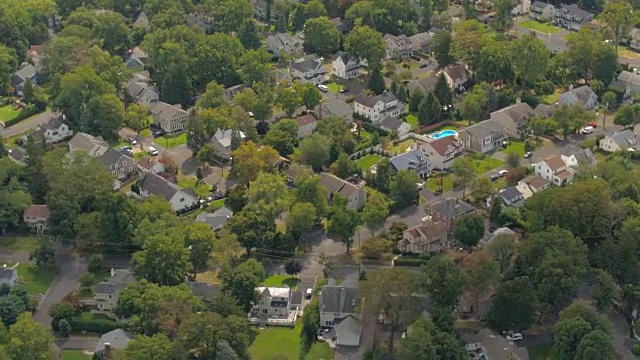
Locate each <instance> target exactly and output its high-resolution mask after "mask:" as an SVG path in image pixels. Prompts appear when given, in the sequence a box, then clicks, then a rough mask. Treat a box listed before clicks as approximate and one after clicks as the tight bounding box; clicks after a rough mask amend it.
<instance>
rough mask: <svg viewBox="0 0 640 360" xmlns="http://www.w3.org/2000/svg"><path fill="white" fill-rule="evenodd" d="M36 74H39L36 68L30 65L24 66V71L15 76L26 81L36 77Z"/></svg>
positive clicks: (17, 72)
mask: <svg viewBox="0 0 640 360" xmlns="http://www.w3.org/2000/svg"><path fill="white" fill-rule="evenodd" d="M36 72H37V70H36V67H35V66H33V65H31V64H28V65H26V66H24V67H23V68H22V69H20V70H18V71H16V72H15V74H16V76H18V77H19V78H20V79H22V80H23V81H26V80H27V79H28V78H30V77H32V76H34V75H35V74H36Z"/></svg>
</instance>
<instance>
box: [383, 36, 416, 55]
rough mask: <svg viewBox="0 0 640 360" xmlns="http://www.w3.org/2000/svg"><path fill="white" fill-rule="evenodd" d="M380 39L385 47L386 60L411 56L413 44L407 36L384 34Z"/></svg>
mask: <svg viewBox="0 0 640 360" xmlns="http://www.w3.org/2000/svg"><path fill="white" fill-rule="evenodd" d="M382 39H383V40H384V42H385V43H386V45H387V56H386V58H387V59H389V58H393V59H402V58H405V57H408V56H411V55H413V44H412V43H411V40H409V38H408V37H407V35H404V34H402V35H398V36H396V35H392V34H385V35H384V37H383V38H382Z"/></svg>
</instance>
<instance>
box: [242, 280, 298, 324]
mask: <svg viewBox="0 0 640 360" xmlns="http://www.w3.org/2000/svg"><path fill="white" fill-rule="evenodd" d="M256 292H257V293H258V303H257V304H255V305H254V306H253V308H252V309H251V313H250V315H249V316H250V317H252V318H267V319H288V318H289V302H290V301H291V288H290V287H288V286H286V287H265V286H258V287H257V288H256Z"/></svg>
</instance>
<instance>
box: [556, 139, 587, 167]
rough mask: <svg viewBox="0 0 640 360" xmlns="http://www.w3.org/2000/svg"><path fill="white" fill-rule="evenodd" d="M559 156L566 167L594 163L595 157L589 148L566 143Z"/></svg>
mask: <svg viewBox="0 0 640 360" xmlns="http://www.w3.org/2000/svg"><path fill="white" fill-rule="evenodd" d="M560 157H561V158H562V161H564V163H565V164H567V166H568V167H575V166H578V165H580V164H589V165H595V163H596V157H595V156H594V155H593V152H592V151H591V150H590V149H583V148H581V147H579V146H576V145H573V144H568V145H567V146H565V147H564V148H563V149H562V152H561V153H560Z"/></svg>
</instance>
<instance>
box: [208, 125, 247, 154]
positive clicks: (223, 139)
mask: <svg viewBox="0 0 640 360" xmlns="http://www.w3.org/2000/svg"><path fill="white" fill-rule="evenodd" d="M234 131H237V130H234V129H226V130H225V129H218V130H216V133H215V134H213V136H212V137H211V140H210V141H211V144H213V147H214V148H215V149H216V151H217V154H218V156H219V157H220V158H221V159H222V160H229V159H230V158H231V140H232V137H233V136H234V135H233V133H234ZM237 135H238V137H239V139H240V140H242V139H244V138H245V135H244V133H243V132H242V131H237Z"/></svg>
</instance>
